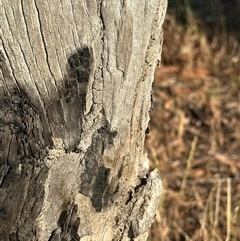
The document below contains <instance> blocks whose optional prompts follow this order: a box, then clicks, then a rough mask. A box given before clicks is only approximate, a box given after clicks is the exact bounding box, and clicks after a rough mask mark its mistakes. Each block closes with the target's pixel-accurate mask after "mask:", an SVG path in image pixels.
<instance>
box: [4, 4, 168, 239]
mask: <svg viewBox="0 0 240 241" xmlns="http://www.w3.org/2000/svg"><path fill="white" fill-rule="evenodd" d="M166 1H167V0H137V1H133V0H128V1H126V0H121V1H110V0H82V1H79V0H64V1H59V0H58V1H57V0H51V1H46V0H43V1H36V0H29V1H24V0H15V1H11V0H1V1H0V70H1V71H0V240H4V241H8V240H11V241H28V240H30V241H33V240H39V241H47V240H48V241H53V240H54V241H57V240H80V239H81V240H82V241H87V240H92V241H95V240H96V241H99V240H104V241H108V240H109V241H110V240H111V241H112V240H114V241H117V240H146V238H147V232H148V228H149V226H150V225H151V222H152V221H153V218H154V216H155V212H156V209H157V206H158V202H159V197H160V193H161V182H160V179H159V177H158V175H157V172H156V171H153V172H150V173H149V170H148V160H147V158H146V156H145V155H144V152H143V148H144V139H145V131H146V129H147V126H148V121H149V111H150V108H151V85H152V80H153V72H154V69H155V67H156V65H157V64H158V63H159V61H160V52H161V43H162V32H161V26H162V22H163V19H164V16H165V11H166V5H167V3H166Z"/></svg>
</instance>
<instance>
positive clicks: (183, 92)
mask: <svg viewBox="0 0 240 241" xmlns="http://www.w3.org/2000/svg"><path fill="white" fill-rule="evenodd" d="M187 12H188V13H187V16H188V22H187V27H186V26H183V25H179V24H178V23H177V21H176V18H175V16H174V15H167V18H166V22H165V26H164V33H165V42H164V47H163V66H161V68H160V69H157V70H156V73H155V81H154V86H153V89H154V94H155V101H154V110H153V112H152V113H151V123H150V127H151V132H150V134H148V136H147V139H146V150H147V151H148V155H149V159H150V160H151V163H150V164H151V167H152V168H155V167H157V168H158V169H159V173H160V175H161V177H162V180H163V185H164V193H163V195H162V199H161V203H160V206H159V210H158V213H157V217H156V221H155V222H154V224H153V226H152V229H151V232H150V235H149V240H151V241H160V240H164V241H168V240H169V241H170V240H171V241H172V240H176V241H182V240H203V241H208V240H232V241H237V240H240V226H239V224H240V68H239V66H240V52H239V44H238V42H237V41H236V40H235V39H234V38H233V37H231V36H230V35H228V36H227V35H226V34H225V35H224V34H222V35H221V37H218V38H217V37H214V36H212V37H211V38H209V36H207V34H206V33H204V32H203V31H202V30H201V27H200V25H199V23H198V22H197V19H195V17H194V14H193V12H191V9H190V8H188V9H187Z"/></svg>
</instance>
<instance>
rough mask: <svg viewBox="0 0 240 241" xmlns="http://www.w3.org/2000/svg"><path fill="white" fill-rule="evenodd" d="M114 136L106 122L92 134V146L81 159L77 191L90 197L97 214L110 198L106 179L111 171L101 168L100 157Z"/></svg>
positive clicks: (115, 133) (114, 133)
mask: <svg viewBox="0 0 240 241" xmlns="http://www.w3.org/2000/svg"><path fill="white" fill-rule="evenodd" d="M116 135H117V132H116V131H111V130H110V124H109V123H108V122H107V121H106V123H105V125H103V127H101V128H100V129H98V130H97V131H96V132H95V133H94V134H93V136H92V144H91V146H90V148H88V150H87V152H86V154H85V156H84V158H83V165H84V169H85V171H84V172H83V173H82V174H81V178H80V179H81V184H80V185H79V191H80V192H81V193H82V194H84V195H86V196H89V197H91V200H92V204H93V206H94V208H95V210H96V211H97V212H100V211H101V210H102V208H103V207H104V206H106V205H108V199H109V198H110V197H111V196H112V194H110V193H109V189H108V186H109V183H108V177H109V174H110V171H111V170H110V169H109V168H107V167H105V166H103V164H102V156H103V154H104V150H105V148H107V147H109V146H112V145H113V144H114V137H115V136H116ZM114 191H115V190H114Z"/></svg>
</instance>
